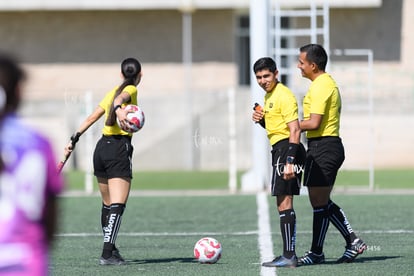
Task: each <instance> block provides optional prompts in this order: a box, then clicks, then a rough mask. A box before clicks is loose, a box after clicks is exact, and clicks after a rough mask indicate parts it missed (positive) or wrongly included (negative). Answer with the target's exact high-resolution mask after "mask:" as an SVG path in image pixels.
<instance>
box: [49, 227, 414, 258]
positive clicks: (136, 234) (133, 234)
mask: <svg viewBox="0 0 414 276" xmlns="http://www.w3.org/2000/svg"><path fill="white" fill-rule="evenodd" d="M333 232H334V233H336V231H333ZM296 233H297V234H309V235H310V234H312V232H311V231H297V232H296ZM334 233H333V234H334ZM358 233H359V234H414V230H403V229H395V230H365V231H358ZM270 234H271V235H272V234H274V233H273V232H272V233H270ZM337 234H338V235H339V233H337ZM252 235H254V236H255V235H259V231H257V230H252V231H244V232H175V233H171V232H158V233H155V232H128V233H123V232H120V233H119V234H118V236H125V237H185V236H195V237H197V236H203V237H204V236H252ZM55 236H57V237H101V236H102V233H98V232H96V233H59V234H56V235H55ZM269 256H270V258H271V257H272V255H269Z"/></svg>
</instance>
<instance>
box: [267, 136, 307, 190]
mask: <svg viewBox="0 0 414 276" xmlns="http://www.w3.org/2000/svg"><path fill="white" fill-rule="evenodd" d="M288 148H289V140H288V139H284V140H282V141H279V142H277V143H276V144H274V145H273V146H272V167H273V173H272V180H271V185H272V187H271V192H272V196H278V195H298V194H299V192H300V183H301V179H302V172H303V170H304V164H305V158H306V151H305V148H304V147H303V145H302V144H299V148H298V152H297V153H296V158H295V173H296V178H293V179H290V180H284V179H283V170H284V166H285V161H286V157H287V151H288Z"/></svg>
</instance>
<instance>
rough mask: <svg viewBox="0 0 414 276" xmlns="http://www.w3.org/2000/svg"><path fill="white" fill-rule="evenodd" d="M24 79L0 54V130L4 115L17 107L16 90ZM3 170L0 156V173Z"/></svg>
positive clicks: (11, 62) (9, 58) (7, 56)
mask: <svg viewBox="0 0 414 276" xmlns="http://www.w3.org/2000/svg"><path fill="white" fill-rule="evenodd" d="M24 78H25V73H24V71H23V69H22V68H20V66H19V65H18V64H17V62H16V61H15V60H14V59H13V58H12V57H11V56H9V55H7V54H5V53H0V129H1V127H2V123H3V119H4V116H5V115H6V113H9V112H14V111H16V110H17V108H18V107H19V104H20V95H19V92H18V91H17V89H18V85H19V83H20V82H21V81H22V80H24ZM0 132H1V131H0ZM0 150H1V149H0ZM3 168H4V163H3V160H2V159H1V154H0V172H1V171H2V170H3Z"/></svg>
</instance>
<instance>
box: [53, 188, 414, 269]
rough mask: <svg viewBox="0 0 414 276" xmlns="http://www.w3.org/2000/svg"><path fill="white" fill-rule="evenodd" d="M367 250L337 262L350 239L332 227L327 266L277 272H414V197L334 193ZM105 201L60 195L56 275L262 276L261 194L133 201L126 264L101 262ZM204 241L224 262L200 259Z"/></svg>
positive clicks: (305, 226)
mask: <svg viewBox="0 0 414 276" xmlns="http://www.w3.org/2000/svg"><path fill="white" fill-rule="evenodd" d="M267 199H268V202H269V214H270V225H271V231H272V234H271V236H272V240H273V251H274V253H275V255H278V254H280V253H281V237H280V232H279V224H278V221H279V217H278V215H277V214H276V210H275V204H274V198H272V197H270V196H269V197H268V198H267ZM333 200H334V201H335V202H337V203H338V205H340V206H341V207H342V208H343V209H344V210H345V212H346V213H347V216H348V219H349V220H350V222H351V224H352V227H353V229H354V230H355V231H356V232H357V234H358V235H359V236H360V237H361V238H362V239H364V241H365V242H366V243H367V244H368V250H367V251H366V252H364V254H362V255H360V256H359V257H358V258H357V259H356V261H355V262H354V263H352V264H339V265H338V264H334V261H335V260H336V258H338V257H340V256H341V254H342V253H343V251H344V241H343V239H342V237H341V235H340V234H339V233H338V231H337V230H336V229H335V228H334V227H333V226H332V225H331V226H330V228H329V231H328V234H327V238H326V242H325V248H324V252H325V256H326V258H327V263H326V264H323V265H316V266H306V267H298V268H295V269H288V268H280V269H277V271H276V273H277V275H318V276H319V275H413V272H414V264H413V260H414V250H413V244H414V220H413V212H412V204H413V200H414V196H413V195H334V196H333ZM294 205H295V210H296V213H297V221H298V225H297V246H296V249H297V254H298V255H301V254H303V253H304V252H305V251H307V250H309V246H310V242H311V227H312V226H311V221H312V211H311V208H310V205H309V202H308V198H307V196H298V197H296V198H295V200H294ZM100 207H101V202H100V198H99V197H93V196H92V197H63V198H61V210H60V213H61V215H60V228H59V233H58V235H57V240H56V242H55V244H54V249H53V251H52V258H51V272H52V275H111V276H113V275H180V276H181V275H237V276H239V275H260V269H261V266H260V251H259V249H258V216H257V204H256V196H255V195H222V196H161V195H160V196H140V197H135V196H132V197H130V199H129V201H128V204H127V209H126V211H125V213H124V217H123V222H122V226H121V231H120V233H119V236H118V240H117V246H118V247H119V249H120V250H121V253H122V254H123V256H124V258H125V259H126V260H127V261H128V264H127V265H124V266H117V267H102V266H99V265H98V259H99V256H100V253H101V246H102V237H101V235H102V234H101V230H100ZM203 236H213V237H215V238H217V239H218V240H219V241H220V242H221V243H222V246H223V255H222V258H221V260H219V262H218V263H216V264H213V265H202V264H199V263H197V262H195V260H194V259H193V246H194V244H195V242H196V241H197V240H198V239H199V238H201V237H203Z"/></svg>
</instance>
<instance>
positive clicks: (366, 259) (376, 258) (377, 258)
mask: <svg viewBox="0 0 414 276" xmlns="http://www.w3.org/2000/svg"><path fill="white" fill-rule="evenodd" d="M398 258H401V256H373V257H358V258H356V259H355V260H354V261H353V262H352V263H365V262H372V261H385V260H389V259H398ZM352 263H350V264H352ZM325 264H329V265H337V264H338V263H336V260H333V259H332V260H327V261H325ZM339 264H348V263H339Z"/></svg>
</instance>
